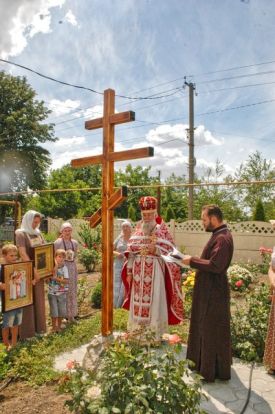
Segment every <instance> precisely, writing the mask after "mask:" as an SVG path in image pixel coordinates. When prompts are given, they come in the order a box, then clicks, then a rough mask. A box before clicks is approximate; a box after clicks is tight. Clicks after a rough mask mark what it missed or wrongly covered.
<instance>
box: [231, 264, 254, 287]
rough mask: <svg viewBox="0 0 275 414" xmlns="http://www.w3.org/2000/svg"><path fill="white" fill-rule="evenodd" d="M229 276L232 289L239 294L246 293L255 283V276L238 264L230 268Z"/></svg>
mask: <svg viewBox="0 0 275 414" xmlns="http://www.w3.org/2000/svg"><path fill="white" fill-rule="evenodd" d="M227 275H228V277H229V283H230V287H231V289H232V290H236V291H238V292H244V291H245V290H246V289H247V288H248V286H249V285H250V284H251V282H252V281H253V274H252V273H251V272H250V271H249V270H247V269H246V268H244V267H241V266H239V265H237V264H235V265H233V266H230V267H229V268H228V270H227Z"/></svg>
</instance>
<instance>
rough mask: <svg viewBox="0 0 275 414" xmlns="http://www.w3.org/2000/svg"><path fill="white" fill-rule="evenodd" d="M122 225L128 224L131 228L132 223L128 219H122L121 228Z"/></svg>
mask: <svg viewBox="0 0 275 414" xmlns="http://www.w3.org/2000/svg"><path fill="white" fill-rule="evenodd" d="M123 226H128V227H131V228H132V224H131V223H130V221H128V220H124V221H123V222H122V223H121V228H122V227H123Z"/></svg>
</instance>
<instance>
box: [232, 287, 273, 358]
mask: <svg viewBox="0 0 275 414" xmlns="http://www.w3.org/2000/svg"><path fill="white" fill-rule="evenodd" d="M268 296H269V287H268V286H266V285H262V286H261V287H260V288H258V289H257V290H256V292H255V293H253V294H250V295H247V296H246V298H245V300H246V304H245V306H242V307H239V306H237V304H236V303H234V305H235V311H234V312H233V314H232V317H231V338H232V349H233V354H234V356H236V357H239V358H241V359H244V360H246V361H262V358H263V354H264V346H265V338H266V332H267V325H268V316H269V312H270V301H269V299H268Z"/></svg>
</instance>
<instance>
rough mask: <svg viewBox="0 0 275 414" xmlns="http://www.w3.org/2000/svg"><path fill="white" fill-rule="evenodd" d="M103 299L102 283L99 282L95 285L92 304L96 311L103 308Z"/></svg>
mask: <svg viewBox="0 0 275 414" xmlns="http://www.w3.org/2000/svg"><path fill="white" fill-rule="evenodd" d="M101 298H102V282H101V281H100V282H97V284H96V285H95V287H94V289H93V291H92V295H91V303H92V306H93V307H94V308H95V309H100V308H101Z"/></svg>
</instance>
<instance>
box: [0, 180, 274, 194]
mask: <svg viewBox="0 0 275 414" xmlns="http://www.w3.org/2000/svg"><path fill="white" fill-rule="evenodd" d="M269 184H270V185H271V184H275V180H255V181H228V182H207V183H193V184H188V183H184V184H178V183H170V184H148V185H146V184H143V185H129V186H127V187H128V189H130V190H131V189H136V188H158V187H160V188H167V187H183V188H184V187H186V188H188V187H219V186H225V187H229V186H237V185H247V186H251V185H269ZM114 188H120V187H114ZM100 190H102V187H85V188H57V189H47V190H45V189H44V190H27V191H10V192H2V193H0V197H1V196H8V195H20V194H21V195H24V194H26V195H32V194H43V193H64V192H74V191H100Z"/></svg>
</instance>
